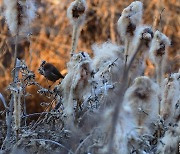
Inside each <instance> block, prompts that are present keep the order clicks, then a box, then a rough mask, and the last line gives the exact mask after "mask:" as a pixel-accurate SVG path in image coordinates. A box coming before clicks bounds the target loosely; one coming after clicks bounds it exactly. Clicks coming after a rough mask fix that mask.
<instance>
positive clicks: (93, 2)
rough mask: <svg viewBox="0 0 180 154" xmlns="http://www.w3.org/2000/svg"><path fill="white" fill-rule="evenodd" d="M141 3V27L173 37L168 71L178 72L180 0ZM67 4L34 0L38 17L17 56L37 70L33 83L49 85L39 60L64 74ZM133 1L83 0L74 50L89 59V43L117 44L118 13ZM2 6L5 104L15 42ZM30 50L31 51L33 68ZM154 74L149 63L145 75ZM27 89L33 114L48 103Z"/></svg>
mask: <svg viewBox="0 0 180 154" xmlns="http://www.w3.org/2000/svg"><path fill="white" fill-rule="evenodd" d="M141 1H142V2H143V4H144V14H143V23H144V24H148V25H152V26H153V27H154V28H155V29H159V30H161V31H162V32H163V33H165V34H166V35H167V36H168V37H169V38H170V39H171V41H172V45H171V47H170V49H169V61H168V69H167V70H169V71H170V72H177V71H178V69H179V68H180V42H179V40H180V0H141ZM71 2H72V1H71V0H36V6H37V8H38V9H37V17H36V19H35V21H33V23H31V32H32V35H31V37H30V41H29V40H28V39H27V38H24V37H22V38H20V40H19V43H18V57H19V58H20V59H25V61H26V63H27V65H28V66H29V68H30V69H31V70H32V71H34V72H35V75H36V80H37V81H38V82H39V83H40V84H42V85H43V86H45V87H47V82H46V80H45V79H44V77H43V76H41V75H39V74H38V71H37V70H38V67H39V66H40V64H41V61H42V60H46V61H48V62H50V63H53V64H54V65H55V66H56V67H57V68H58V69H59V71H60V72H61V73H62V74H65V73H66V72H67V70H66V63H67V62H68V61H69V54H70V49H71V36H72V26H71V25H70V22H69V20H68V18H67V17H66V10H67V8H68V6H69V4H70V3H71ZM131 2H132V0H127V1H123V0H87V4H88V10H87V16H86V22H85V24H84V26H83V27H82V31H81V34H80V39H79V42H78V50H77V51H79V50H81V51H86V52H88V53H90V54H91V55H92V51H91V45H92V44H94V43H101V42H104V41H108V40H111V41H112V42H116V43H117V44H121V41H120V38H119V36H118V34H117V30H116V23H117V20H118V18H119V17H120V15H121V12H122V10H123V9H124V8H125V7H126V6H128V5H129V4H130V3H131ZM0 3H1V5H0V11H1V14H0V92H1V93H2V94H3V95H4V96H5V98H6V100H7V101H8V98H9V91H7V90H6V87H7V86H8V85H9V83H10V82H11V81H12V77H11V70H12V66H13V64H12V59H13V53H14V38H13V37H12V36H11V35H10V33H9V31H8V28H7V25H6V22H5V20H4V18H3V5H2V0H1V2H0ZM160 14H161V20H159V19H160ZM30 50H32V63H31V66H30V52H29V51H30ZM152 70H153V65H152V64H151V63H149V62H148V69H147V72H146V73H147V74H149V75H151V72H153V71H152ZM28 90H29V92H30V93H31V94H32V96H31V97H28V98H27V102H28V104H29V105H28V106H30V108H31V109H33V108H36V111H37V110H38V107H37V106H39V104H40V102H42V101H48V100H47V99H45V98H44V97H41V96H40V95H39V94H37V93H36V91H37V88H36V87H33V86H32V87H30V88H29V89H28ZM30 112H31V111H30Z"/></svg>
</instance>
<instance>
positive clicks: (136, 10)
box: [117, 1, 143, 40]
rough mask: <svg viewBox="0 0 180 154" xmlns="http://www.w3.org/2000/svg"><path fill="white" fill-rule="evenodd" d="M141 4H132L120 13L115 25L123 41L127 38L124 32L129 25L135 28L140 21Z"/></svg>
mask: <svg viewBox="0 0 180 154" xmlns="http://www.w3.org/2000/svg"><path fill="white" fill-rule="evenodd" d="M142 12H143V4H142V3H141V2H140V1H135V2H132V3H131V4H130V5H129V6H128V7H127V8H125V9H124V10H123V12H122V15H121V17H120V18H119V20H118V23H117V29H118V32H119V34H120V36H121V38H122V39H123V40H124V39H125V38H126V37H127V36H126V35H127V34H126V31H127V27H128V25H129V24H130V23H132V24H134V25H135V26H137V25H139V24H140V23H141V20H142Z"/></svg>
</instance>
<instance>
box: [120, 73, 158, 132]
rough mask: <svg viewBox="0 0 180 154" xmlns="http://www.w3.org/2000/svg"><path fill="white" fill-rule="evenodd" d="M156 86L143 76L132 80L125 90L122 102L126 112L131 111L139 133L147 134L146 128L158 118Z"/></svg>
mask: <svg viewBox="0 0 180 154" xmlns="http://www.w3.org/2000/svg"><path fill="white" fill-rule="evenodd" d="M157 89H158V85H157V84H156V83H154V82H153V81H152V80H151V79H149V78H148V77H145V76H141V77H138V78H136V79H135V80H134V83H133V85H132V86H131V87H130V88H128V89H127V91H126V93H125V97H124V101H123V106H124V108H125V109H126V110H129V109H130V110H131V111H132V114H133V116H134V118H135V121H136V124H137V126H138V127H139V132H140V133H141V134H142V133H145V132H146V133H149V131H151V130H149V129H148V127H149V126H150V125H151V123H152V122H153V119H156V118H157V116H158V93H157V91H158V90H157Z"/></svg>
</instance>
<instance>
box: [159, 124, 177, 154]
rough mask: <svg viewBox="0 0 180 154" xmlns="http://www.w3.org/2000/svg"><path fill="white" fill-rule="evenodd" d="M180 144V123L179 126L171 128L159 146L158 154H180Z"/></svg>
mask: <svg viewBox="0 0 180 154" xmlns="http://www.w3.org/2000/svg"><path fill="white" fill-rule="evenodd" d="M179 143H180V122H179V123H178V124H177V125H174V126H171V127H170V128H169V129H168V130H167V131H166V133H165V135H164V137H163V138H162V139H160V142H159V143H158V145H157V153H163V154H178V152H179Z"/></svg>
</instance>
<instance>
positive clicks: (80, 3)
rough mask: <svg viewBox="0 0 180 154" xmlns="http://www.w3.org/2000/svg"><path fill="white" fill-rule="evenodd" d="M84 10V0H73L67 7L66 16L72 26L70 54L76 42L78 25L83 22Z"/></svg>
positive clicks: (74, 48)
mask: <svg viewBox="0 0 180 154" xmlns="http://www.w3.org/2000/svg"><path fill="white" fill-rule="evenodd" d="M85 11H86V2H85V0H75V1H74V2H72V3H71V4H70V6H69V7H68V9H67V17H68V18H69V20H70V22H71V25H72V26H73V34H72V47H71V52H70V55H71V57H72V56H73V54H74V52H75V50H76V48H77V43H78V38H79V33H80V27H81V26H82V25H83V24H84V20H85Z"/></svg>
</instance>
